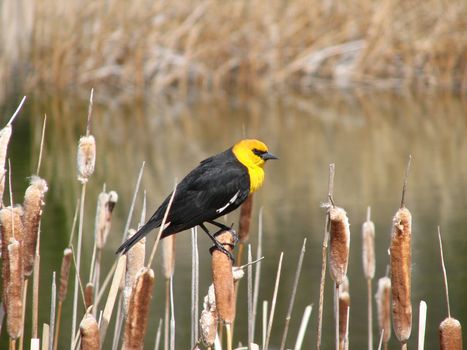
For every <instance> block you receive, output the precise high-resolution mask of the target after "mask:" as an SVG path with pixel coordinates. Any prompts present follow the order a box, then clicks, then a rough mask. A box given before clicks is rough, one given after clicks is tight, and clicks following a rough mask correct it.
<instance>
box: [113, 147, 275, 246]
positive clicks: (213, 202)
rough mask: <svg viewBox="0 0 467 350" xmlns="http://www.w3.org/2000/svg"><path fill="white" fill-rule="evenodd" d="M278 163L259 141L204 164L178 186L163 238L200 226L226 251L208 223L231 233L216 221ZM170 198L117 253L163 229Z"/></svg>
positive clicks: (210, 159)
mask: <svg viewBox="0 0 467 350" xmlns="http://www.w3.org/2000/svg"><path fill="white" fill-rule="evenodd" d="M269 159H277V157H276V156H274V155H272V154H271V153H269V152H268V147H267V146H266V145H265V144H264V143H263V142H261V141H258V140H241V141H240V142H238V143H237V144H235V145H234V146H233V147H230V148H229V149H228V150H226V151H224V152H222V153H219V154H217V155H215V156H212V157H210V158H208V159H205V160H203V161H202V162H201V163H200V164H199V165H198V167H196V168H195V169H193V170H192V171H191V172H190V173H189V174H188V175H187V176H186V177H185V178H184V179H183V180H182V181H181V182H180V183H179V184H178V186H177V190H176V192H175V196H174V199H173V203H172V206H171V208H170V210H169V213H168V216H167V220H166V224H165V228H164V230H163V232H162V236H161V238H164V237H167V236H170V235H172V234H175V233H177V232H180V231H183V230H188V229H190V228H192V227H195V226H197V225H199V226H200V227H201V228H202V229H203V231H205V232H206V233H207V234H208V235H209V237H210V238H211V239H212V240H213V242H214V244H215V245H216V246H217V247H218V248H219V249H221V250H222V251H224V252H225V249H223V247H222V246H221V245H220V244H219V243H218V242H217V240H216V239H215V237H214V236H213V235H211V234H210V233H209V231H208V230H207V228H206V226H205V225H204V223H205V222H208V223H210V224H212V225H215V226H217V227H219V228H220V229H221V230H226V229H227V230H228V229H230V228H229V227H227V226H225V225H223V224H220V223H218V222H216V221H214V220H215V219H217V218H218V217H220V216H222V215H225V214H227V213H230V212H231V211H232V210H235V209H236V208H238V207H239V206H240V204H242V203H243V202H244V201H245V200H246V199H247V197H248V195H249V194H250V193H252V192H254V191H256V190H257V189H258V188H259V187H261V185H262V184H263V180H264V170H263V167H264V163H265V162H266V161H267V160H269ZM170 197H171V195H169V196H168V197H167V198H166V199H165V200H164V202H163V203H162V204H161V206H160V207H159V208H158V209H157V210H156V212H155V213H154V214H153V216H152V217H151V218H150V219H149V220H148V222H147V223H146V224H145V225H144V226H142V227H141V228H140V229H139V231H138V232H137V233H136V234H135V235H133V236H132V237H131V238H129V239H128V240H127V241H126V242H124V243H123V244H122V245H121V246H120V248H118V250H117V253H120V252H122V253H126V252H127V251H128V250H129V249H130V248H131V247H132V246H133V245H134V244H135V243H136V242H138V241H139V240H140V239H141V238H143V237H144V236H146V235H147V234H148V233H149V232H150V231H151V230H152V229H154V228H157V227H160V225H161V224H162V218H163V217H164V214H165V211H166V209H167V206H168V204H169V201H170Z"/></svg>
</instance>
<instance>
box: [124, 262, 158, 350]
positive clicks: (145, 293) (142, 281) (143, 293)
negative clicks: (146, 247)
mask: <svg viewBox="0 0 467 350" xmlns="http://www.w3.org/2000/svg"><path fill="white" fill-rule="evenodd" d="M153 288H154V271H153V270H151V269H148V268H143V269H141V270H140V271H139V272H138V274H137V276H136V281H135V283H134V285H133V291H132V293H131V298H130V303H129V306H128V315H127V318H126V322H125V334H124V338H123V349H143V345H144V335H145V334H146V327H147V322H148V315H149V305H150V304H151V299H152V290H153Z"/></svg>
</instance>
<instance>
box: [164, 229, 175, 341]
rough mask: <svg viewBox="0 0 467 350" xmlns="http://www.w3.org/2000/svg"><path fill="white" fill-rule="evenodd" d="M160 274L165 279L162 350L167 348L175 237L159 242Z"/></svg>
mask: <svg viewBox="0 0 467 350" xmlns="http://www.w3.org/2000/svg"><path fill="white" fill-rule="evenodd" d="M161 249H162V272H163V275H164V278H165V313H164V349H168V348H169V338H170V332H169V326H170V281H171V278H172V276H173V272H174V267H175V235H171V236H169V237H166V238H165V239H163V240H162V241H161Z"/></svg>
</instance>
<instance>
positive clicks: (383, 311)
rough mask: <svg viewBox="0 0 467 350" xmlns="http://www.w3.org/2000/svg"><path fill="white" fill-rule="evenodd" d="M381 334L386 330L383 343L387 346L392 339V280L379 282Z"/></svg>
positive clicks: (377, 298) (378, 297) (378, 296)
mask: <svg viewBox="0 0 467 350" xmlns="http://www.w3.org/2000/svg"><path fill="white" fill-rule="evenodd" d="M375 298H376V307H377V311H378V326H379V332H380V333H381V332H382V331H383V330H384V335H383V342H384V344H387V343H388V342H389V339H390V338H391V280H390V279H389V277H382V278H380V279H379V280H378V291H377V292H376V297H375Z"/></svg>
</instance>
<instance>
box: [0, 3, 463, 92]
mask: <svg viewBox="0 0 467 350" xmlns="http://www.w3.org/2000/svg"><path fill="white" fill-rule="evenodd" d="M1 6H2V8H1V20H0V21H1V30H0V33H1V34H0V36H1V40H0V96H3V97H4V96H5V94H6V93H8V92H11V91H14V90H17V89H22V90H23V91H24V90H26V91H30V90H34V89H36V88H38V87H41V88H43V87H46V88H48V89H56V90H61V89H64V88H75V87H84V88H86V89H87V91H88V90H89V87H90V86H93V87H96V88H99V91H100V92H101V93H102V92H103V90H105V91H106V92H107V95H108V96H112V98H117V97H119V98H128V97H130V96H135V95H141V94H143V92H144V93H150V94H152V95H153V94H157V93H160V92H162V91H164V92H167V91H177V92H181V93H187V92H189V91H190V90H192V89H195V90H197V91H218V90H219V89H227V90H232V89H233V90H238V89H242V90H245V89H246V90H247V91H271V89H274V90H283V89H289V88H292V89H294V90H301V91H304V90H305V91H306V90H309V89H316V88H321V87H323V86H324V87H328V86H339V87H349V86H356V85H363V86H369V87H372V88H378V89H380V88H426V87H429V88H437V89H439V88H441V89H448V90H454V91H465V90H466V88H467V2H466V1H465V0H426V1H415V0H408V1H407V0H380V1H372V0H355V1H336V0H321V1H316V0H315V1H308V0H293V1H284V0H271V1H260V0H235V1H231V0H228V1H215V0H203V1H180V0H178V1H177V0H175V1H153V0H137V1H127V0H97V1H95V0H82V1H76V0H73V1H59V0H3V1H2V3H1ZM0 98H1V97H0Z"/></svg>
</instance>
